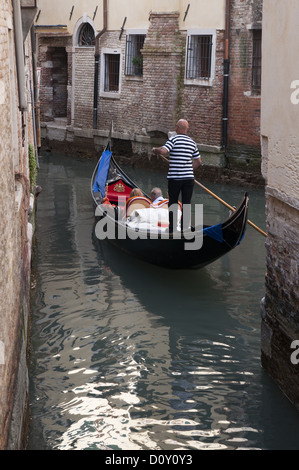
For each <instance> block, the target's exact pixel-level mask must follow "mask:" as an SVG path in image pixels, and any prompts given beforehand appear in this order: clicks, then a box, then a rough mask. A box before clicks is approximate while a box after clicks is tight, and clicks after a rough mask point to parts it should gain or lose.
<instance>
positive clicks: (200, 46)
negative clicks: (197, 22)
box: [186, 34, 213, 80]
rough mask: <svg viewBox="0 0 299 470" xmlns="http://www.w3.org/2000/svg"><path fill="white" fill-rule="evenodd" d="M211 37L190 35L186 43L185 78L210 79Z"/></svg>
mask: <svg viewBox="0 0 299 470" xmlns="http://www.w3.org/2000/svg"><path fill="white" fill-rule="evenodd" d="M212 46H213V36H212V35H210V34H208V35H190V36H188V42H187V60H186V78H187V79H200V80H209V79H210V78H211V64H212Z"/></svg>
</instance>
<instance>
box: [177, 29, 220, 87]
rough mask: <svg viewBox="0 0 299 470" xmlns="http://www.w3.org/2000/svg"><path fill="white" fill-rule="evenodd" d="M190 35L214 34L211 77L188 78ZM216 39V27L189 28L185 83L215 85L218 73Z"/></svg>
mask: <svg viewBox="0 0 299 470" xmlns="http://www.w3.org/2000/svg"><path fill="white" fill-rule="evenodd" d="M190 36H212V51H211V76H210V78H209V79H200V78H186V70H187V57H188V54H187V47H188V42H189V37H190ZM216 40H217V32H216V29H209V28H208V29H207V28H192V29H188V31H187V37H186V59H185V79H184V84H185V85H198V86H213V84H214V81H215V74H216Z"/></svg>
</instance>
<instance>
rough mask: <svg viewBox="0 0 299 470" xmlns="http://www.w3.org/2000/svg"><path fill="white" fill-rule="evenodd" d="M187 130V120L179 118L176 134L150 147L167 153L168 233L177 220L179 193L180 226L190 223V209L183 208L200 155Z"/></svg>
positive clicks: (188, 197) (163, 153)
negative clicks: (181, 212) (159, 145)
mask: <svg viewBox="0 0 299 470" xmlns="http://www.w3.org/2000/svg"><path fill="white" fill-rule="evenodd" d="M188 130H189V123H188V121H186V120H185V119H180V120H179V121H178V122H177V124H176V135H175V136H173V137H171V138H170V139H169V140H168V141H167V142H166V143H165V144H164V145H163V146H162V147H154V148H153V149H152V151H153V153H154V154H156V155H166V154H168V153H169V170H168V175H167V179H168V196H169V209H170V210H169V232H170V233H171V232H173V230H174V228H175V227H174V225H175V224H174V220H177V207H178V200H179V195H180V193H181V197H182V200H181V202H182V204H183V216H182V223H181V228H182V229H187V228H188V227H189V226H190V223H191V220H190V217H191V214H190V211H189V210H185V213H184V205H190V204H191V198H192V193H193V187H194V170H196V168H198V167H199V166H200V164H201V157H200V154H199V150H198V148H197V145H196V143H195V142H194V140H192V139H191V137H189V136H188V135H187V133H188ZM189 207H190V206H189ZM189 207H188V208H189Z"/></svg>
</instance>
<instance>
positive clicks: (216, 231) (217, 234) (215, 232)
mask: <svg viewBox="0 0 299 470" xmlns="http://www.w3.org/2000/svg"><path fill="white" fill-rule="evenodd" d="M203 233H205V234H206V235H208V236H209V237H211V238H213V239H214V240H217V241H218V242H220V243H222V242H223V235H222V224H218V225H213V226H212V227H207V228H204V229H203Z"/></svg>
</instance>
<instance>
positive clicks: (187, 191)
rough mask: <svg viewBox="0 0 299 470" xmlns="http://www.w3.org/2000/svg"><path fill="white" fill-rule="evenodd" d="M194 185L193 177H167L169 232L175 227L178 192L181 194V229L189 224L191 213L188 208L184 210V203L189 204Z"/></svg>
mask: <svg viewBox="0 0 299 470" xmlns="http://www.w3.org/2000/svg"><path fill="white" fill-rule="evenodd" d="M193 187H194V179H190V178H188V179H172V178H169V179H168V197H169V203H168V208H169V209H170V208H171V210H169V232H173V229H174V228H175V230H176V228H177V223H176V220H177V217H178V201H179V196H180V193H181V194H182V199H181V201H180V202H181V203H182V205H183V216H182V219H181V229H183V228H187V227H189V226H190V225H191V213H190V210H185V213H184V204H191V198H192V193H193Z"/></svg>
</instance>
